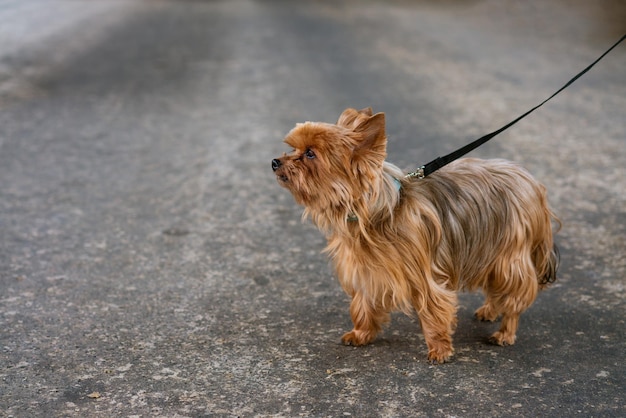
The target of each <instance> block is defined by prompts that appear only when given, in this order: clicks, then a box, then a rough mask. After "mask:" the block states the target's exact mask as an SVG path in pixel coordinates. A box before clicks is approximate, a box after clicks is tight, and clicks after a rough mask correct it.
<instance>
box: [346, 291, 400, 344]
mask: <svg viewBox="0 0 626 418" xmlns="http://www.w3.org/2000/svg"><path fill="white" fill-rule="evenodd" d="M350 316H351V317H352V323H353V324H354V329H353V330H352V331H350V332H347V333H345V334H344V336H343V337H342V338H341V341H342V342H343V343H344V344H346V345H354V346H360V345H366V344H369V343H370V342H372V340H374V338H376V335H377V334H378V332H379V331H380V330H381V328H382V326H383V324H384V323H385V322H388V321H389V313H388V312H387V311H385V310H384V309H382V308H381V307H378V306H376V305H374V304H373V303H372V302H371V301H370V300H368V299H367V298H366V297H364V295H363V294H362V293H361V292H356V293H355V294H354V295H353V296H352V302H351V304H350Z"/></svg>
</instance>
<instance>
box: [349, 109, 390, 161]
mask: <svg viewBox="0 0 626 418" xmlns="http://www.w3.org/2000/svg"><path fill="white" fill-rule="evenodd" d="M354 133H355V134H356V135H357V138H356V139H357V140H358V143H357V145H356V147H355V149H354V153H353V159H354V161H368V162H370V163H374V164H376V165H377V166H378V165H382V163H383V162H384V161H385V157H386V156H387V134H386V133H385V114H384V113H377V114H375V115H374V116H371V117H369V118H367V119H365V120H364V121H362V122H361V123H360V124H359V125H358V126H356V128H355V129H354Z"/></svg>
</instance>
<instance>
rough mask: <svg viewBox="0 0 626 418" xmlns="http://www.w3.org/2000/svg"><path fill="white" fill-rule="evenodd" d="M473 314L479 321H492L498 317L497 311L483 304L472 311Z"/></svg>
mask: <svg viewBox="0 0 626 418" xmlns="http://www.w3.org/2000/svg"><path fill="white" fill-rule="evenodd" d="M474 316H475V317H476V319H478V320H479V321H488V322H494V321H495V320H496V319H498V313H497V312H494V310H493V309H492V308H491V306H489V305H483V306H481V307H480V308H478V309H477V310H476V312H475V313H474Z"/></svg>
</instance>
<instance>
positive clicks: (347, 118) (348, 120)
mask: <svg viewBox="0 0 626 418" xmlns="http://www.w3.org/2000/svg"><path fill="white" fill-rule="evenodd" d="M358 117H359V111H358V110H356V109H352V108H348V109H346V110H344V111H343V113H342V114H341V115H340V116H339V120H337V125H339V126H342V127H344V128H349V129H352V128H353V125H354V121H356V118H358Z"/></svg>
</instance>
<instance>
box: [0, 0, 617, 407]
mask: <svg viewBox="0 0 626 418" xmlns="http://www.w3.org/2000/svg"><path fill="white" fill-rule="evenodd" d="M335 3H336V2H330V1H328V2H327V1H319V2H309V3H305V2H298V3H297V4H296V3H295V2H285V1H269V0H268V1H229V2H226V1H223V2H220V1H206V2H202V1H134V2H131V1H123V0H120V1H116V2H109V1H90V2H81V3H78V2H74V1H69V0H68V1H61V0H59V1H54V2H50V1H31V2H24V1H22V0H20V1H2V2H0V416H3V417H4V416H6V417H11V416H12V417H34V416H64V417H71V416H76V417H98V416H101V417H112V416H164V417H165V416H167V417H173V416H181V417H182V416H189V417H195V416H300V415H302V416H315V417H318V416H332V417H336V416H348V415H352V416H424V417H426V416H428V417H452V416H461V417H484V416H501V417H511V416H524V417H528V416H562V417H572V416H581V417H583V416H584V417H590V416H593V417H600V416H602V417H610V416H625V415H626V408H625V401H624V389H625V387H626V354H625V353H626V338H625V337H626V324H625V319H626V302H625V298H626V287H625V286H626V169H625V167H626V70H625V68H626V66H625V64H626V44H624V45H622V46H620V47H619V48H617V49H616V50H615V51H614V52H613V53H612V54H611V55H609V56H607V57H606V58H605V60H604V61H602V62H601V63H600V64H599V65H598V66H597V67H596V68H595V69H593V70H592V71H591V72H590V73H589V74H587V75H586V76H585V77H584V78H582V79H581V80H579V81H578V82H577V83H576V84H574V85H573V86H572V87H571V88H570V89H568V90H566V91H565V92H564V93H562V94H561V95H560V96H558V97H557V98H556V99H555V100H554V101H553V102H550V103H549V104H548V105H546V106H545V107H544V108H542V109H541V110H540V111H538V112H537V113H535V114H533V115H532V116H531V117H529V118H528V119H527V120H525V121H523V122H521V123H520V124H519V125H517V126H516V127H515V128H513V129H511V130H510V131H508V132H507V133H505V134H503V135H501V136H500V137H498V139H497V140H494V142H493V143H490V144H489V145H486V146H484V147H482V148H480V149H479V150H477V151H475V152H474V153H473V155H474V156H479V157H503V158H509V159H514V160H517V161H519V162H521V163H522V164H524V165H525V166H527V167H528V168H529V169H530V170H531V171H532V172H533V173H534V174H535V175H536V177H537V178H538V179H539V180H541V181H542V182H543V183H545V184H546V185H547V187H548V189H549V190H550V200H551V203H552V206H553V207H554V209H555V211H556V212H557V213H558V214H559V216H560V217H561V219H562V221H563V229H562V230H561V232H560V233H559V235H558V243H559V245H560V247H561V251H562V267H561V270H560V277H559V280H558V282H557V283H556V285H555V286H553V287H552V288H551V289H549V290H548V291H546V292H544V293H543V294H541V295H540V297H539V298H538V300H537V302H536V303H535V304H534V305H533V306H532V307H531V308H530V310H529V311H527V312H526V313H525V314H524V315H523V316H522V322H521V326H520V330H519V334H518V342H517V344H516V345H515V346H512V347H507V348H502V347H494V346H491V345H489V344H487V337H488V335H489V334H490V333H491V332H493V330H494V328H495V325H492V324H483V323H479V322H476V321H474V320H473V319H472V313H473V311H474V310H475V309H476V308H477V307H478V306H479V305H480V303H481V297H480V295H476V294H465V295H463V296H462V297H461V306H460V309H459V327H458V330H457V333H456V335H455V347H456V355H455V357H454V359H453V361H452V362H451V363H449V364H445V365H442V366H431V365H429V364H428V363H427V362H426V347H425V344H424V342H423V337H422V335H421V332H420V329H419V324H418V321H417V320H416V319H415V318H408V317H405V316H402V315H394V317H393V321H392V323H391V324H390V326H389V327H388V328H387V329H386V330H385V332H384V334H383V335H382V336H381V337H380V338H378V339H377V341H376V342H375V343H374V344H372V345H370V346H368V347H364V348H352V347H344V346H342V345H340V342H339V339H340V336H341V335H342V333H343V332H344V331H346V330H348V329H349V328H350V326H351V323H350V318H349V314H348V299H347V297H346V296H345V295H344V294H343V293H342V291H341V289H340V287H339V285H338V283H337V280H336V279H335V278H334V277H333V272H332V270H331V269H330V268H329V266H328V262H327V260H326V258H325V256H324V255H322V254H320V251H321V250H322V248H323V246H324V239H323V237H322V236H321V234H320V233H319V232H318V231H317V230H316V229H315V228H313V227H312V226H311V225H310V224H308V223H305V224H301V222H300V214H301V208H299V207H297V206H296V205H295V204H294V202H293V200H292V198H291V196H290V195H289V194H288V192H286V191H285V190H283V189H281V188H280V187H279V186H278V185H277V184H276V182H275V179H274V177H273V174H272V172H271V169H270V160H271V158H273V157H275V156H277V155H279V154H280V153H282V152H283V151H284V150H286V147H285V146H284V145H283V144H282V143H281V140H282V137H283V136H284V134H285V133H286V132H287V131H288V130H289V129H290V128H291V127H292V126H293V125H294V124H295V123H296V122H302V121H305V120H322V121H331V122H332V121H335V120H336V118H337V116H338V115H339V113H340V112H341V111H342V110H343V109H344V108H345V107H349V106H352V107H365V106H372V107H373V108H374V110H375V111H385V112H386V113H387V121H388V131H389V136H390V142H389V150H388V151H389V159H390V160H391V161H393V162H395V163H397V164H398V165H400V166H402V167H405V168H406V169H407V170H411V169H414V168H415V167H416V166H418V165H421V164H423V163H425V162H428V161H430V159H432V158H434V157H435V156H437V155H439V154H442V153H445V152H448V151H451V150H453V149H455V148H456V147H458V146H460V145H462V144H464V143H465V142H467V141H469V140H471V139H474V138H475V137H478V136H480V135H482V134H484V133H486V132H489V131H491V130H494V129H496V128H499V127H500V126H501V125H503V124H504V123H506V122H508V121H509V120H511V119H513V118H514V117H516V116H517V115H519V114H520V113H522V112H524V111H525V110H527V109H528V108H530V107H532V106H534V105H535V104H537V103H538V102H540V101H541V100H543V99H544V98H546V97H547V96H548V95H549V94H551V93H552V92H553V91H555V90H556V89H557V88H559V87H560V86H561V85H562V84H563V83H564V82H566V81H567V80H568V79H569V78H570V77H571V76H572V75H574V74H575V73H576V72H578V71H579V70H580V69H582V68H584V67H585V66H586V65H587V64H588V63H590V62H591V61H593V60H594V59H595V58H596V57H597V56H599V55H600V54H601V53H602V52H603V51H604V50H605V49H606V48H608V47H609V46H610V45H611V44H612V43H613V42H615V41H616V40H617V39H618V38H619V37H620V36H621V35H622V34H623V33H624V32H626V24H625V23H624V22H626V7H624V4H623V2H619V1H609V0H607V1H602V2H586V1H582V0H577V1H573V2H572V1H567V2H566V1H554V2H540V1H532V2H499V1H496V0H484V1H452V0H451V1H445V2H429V1H391V2H382V1H381V2H376V1H370V2H357V1H348V2H342V3H340V4H339V5H337V4H335ZM588 3H592V4H588Z"/></svg>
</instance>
